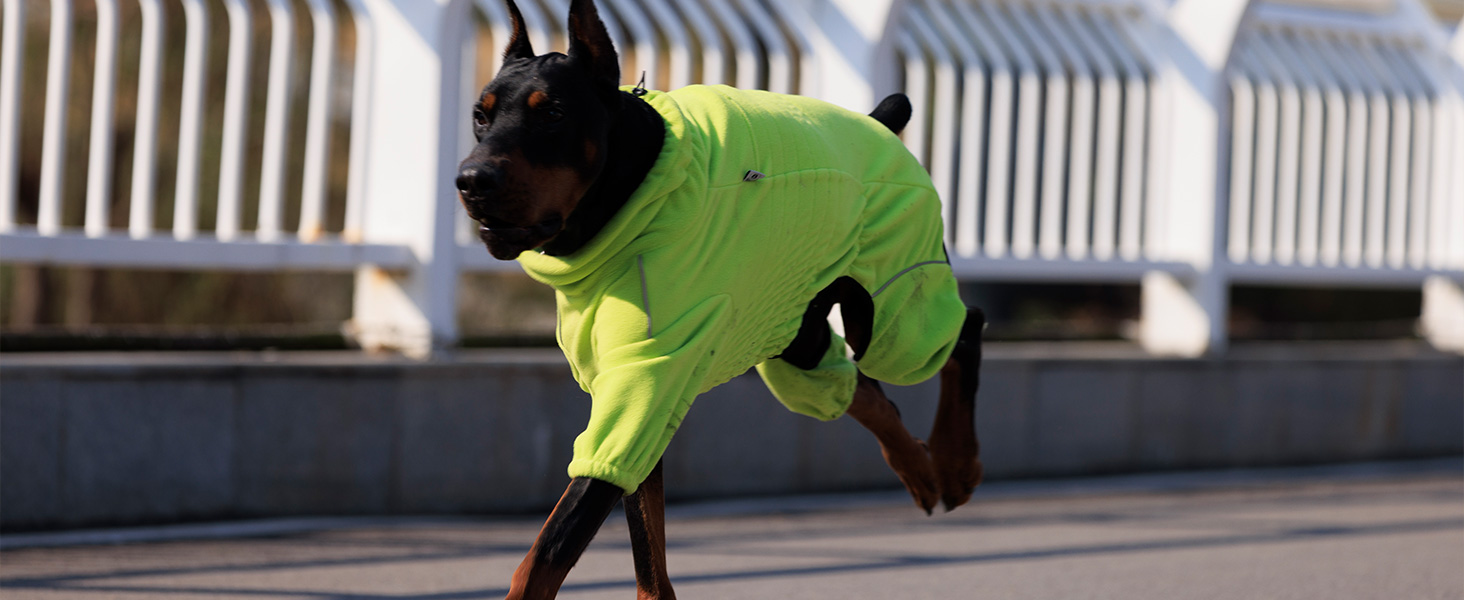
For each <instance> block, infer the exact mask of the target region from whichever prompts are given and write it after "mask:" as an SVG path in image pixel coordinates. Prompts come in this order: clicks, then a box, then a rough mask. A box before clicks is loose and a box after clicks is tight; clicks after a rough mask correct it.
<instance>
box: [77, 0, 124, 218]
mask: <svg viewBox="0 0 1464 600" xmlns="http://www.w3.org/2000/svg"><path fill="white" fill-rule="evenodd" d="M96 7H97V50H96V68H95V74H94V76H93V78H92V114H91V141H90V147H88V148H87V161H86V166H87V176H86V222H85V229H86V235H87V237H102V236H105V235H107V229H108V226H109V225H110V223H109V221H110V219H111V203H112V157H113V153H112V135H113V134H114V133H115V132H114V131H113V120H114V111H113V100H114V99H115V96H116V94H117V29H118V26H117V0H96Z"/></svg>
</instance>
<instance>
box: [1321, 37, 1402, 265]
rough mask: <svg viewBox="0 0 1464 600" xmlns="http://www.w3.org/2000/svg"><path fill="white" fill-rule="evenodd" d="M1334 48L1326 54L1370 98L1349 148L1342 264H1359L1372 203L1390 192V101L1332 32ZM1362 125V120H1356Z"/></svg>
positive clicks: (1330, 45)
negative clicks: (1360, 130)
mask: <svg viewBox="0 0 1464 600" xmlns="http://www.w3.org/2000/svg"><path fill="white" fill-rule="evenodd" d="M1324 43H1325V45H1326V46H1327V47H1328V49H1330V52H1326V53H1324V54H1323V55H1324V56H1327V57H1329V58H1331V59H1332V61H1333V62H1332V64H1333V66H1334V67H1336V68H1339V69H1340V70H1343V71H1345V72H1347V73H1350V74H1351V76H1352V77H1353V79H1354V80H1355V81H1357V82H1358V85H1359V88H1360V90H1361V93H1362V94H1363V95H1364V96H1365V98H1366V106H1365V108H1364V109H1363V111H1362V112H1363V113H1364V116H1362V117H1359V119H1360V120H1361V121H1363V122H1362V124H1361V125H1362V126H1363V127H1365V131H1363V132H1361V133H1358V132H1357V131H1356V130H1355V129H1354V132H1353V133H1357V134H1358V135H1356V142H1357V147H1355V148H1352V149H1350V150H1349V154H1348V172H1349V178H1348V182H1347V198H1346V199H1345V200H1344V207H1343V217H1342V218H1343V221H1342V264H1344V265H1346V266H1349V267H1358V266H1361V265H1362V264H1363V261H1364V259H1365V255H1366V254H1367V239H1368V238H1367V236H1368V232H1367V230H1368V225H1367V221H1368V215H1369V214H1370V213H1371V212H1372V210H1371V208H1370V207H1371V206H1372V205H1374V204H1377V203H1380V202H1381V200H1380V198H1381V197H1382V196H1383V195H1384V194H1385V193H1386V191H1387V188H1386V184H1387V175H1386V172H1385V168H1386V166H1387V160H1388V149H1387V143H1388V120H1389V114H1388V101H1387V97H1386V96H1385V93H1384V90H1383V88H1382V85H1381V82H1379V81H1378V79H1377V77H1376V76H1374V75H1373V74H1372V73H1371V72H1370V71H1369V70H1368V69H1367V67H1366V66H1364V65H1362V64H1361V63H1360V62H1359V61H1358V59H1357V57H1356V56H1355V55H1354V53H1353V52H1352V47H1351V46H1350V45H1349V44H1348V43H1347V42H1345V41H1344V40H1342V39H1340V38H1337V37H1334V36H1328V37H1327V38H1326V39H1325V40H1324ZM1351 125H1352V127H1354V128H1356V127H1358V125H1359V124H1358V123H1352V124H1351Z"/></svg>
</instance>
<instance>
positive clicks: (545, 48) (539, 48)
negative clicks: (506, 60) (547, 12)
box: [504, 0, 559, 54]
mask: <svg viewBox="0 0 1464 600" xmlns="http://www.w3.org/2000/svg"><path fill="white" fill-rule="evenodd" d="M515 4H517V5H518V8H519V14H521V15H523V17H524V28H525V29H527V30H528V32H529V44H530V45H532V46H533V47H534V52H535V53H536V54H548V53H549V52H551V51H553V50H554V32H555V31H556V30H557V29H559V28H557V27H555V26H554V19H551V18H549V17H546V16H544V10H543V9H542V8H539V3H538V2H536V1H535V0H526V1H525V2H516V3H515ZM504 45H505V46H506V45H507V42H506V41H505V43H504Z"/></svg>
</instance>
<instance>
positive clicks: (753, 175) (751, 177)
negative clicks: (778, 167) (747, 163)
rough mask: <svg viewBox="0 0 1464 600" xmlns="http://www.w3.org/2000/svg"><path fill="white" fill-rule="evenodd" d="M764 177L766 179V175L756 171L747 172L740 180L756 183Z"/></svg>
mask: <svg viewBox="0 0 1464 600" xmlns="http://www.w3.org/2000/svg"><path fill="white" fill-rule="evenodd" d="M764 177H767V175H764V174H762V173H759V172H757V171H748V172H747V174H746V175H743V176H742V180H743V181H757V180H759V179H762V178H764Z"/></svg>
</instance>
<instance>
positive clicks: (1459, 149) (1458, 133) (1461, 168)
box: [1446, 35, 1464, 271]
mask: <svg viewBox="0 0 1464 600" xmlns="http://www.w3.org/2000/svg"><path fill="white" fill-rule="evenodd" d="M1459 39H1460V40H1464V35H1461V36H1460V38H1459ZM1457 46H1464V44H1458V45H1456V47H1457ZM1458 79H1459V81H1458V83H1457V85H1458V88H1459V90H1460V91H1461V92H1464V77H1459V78H1458ZM1452 137H1453V141H1454V150H1453V154H1454V158H1453V161H1452V162H1450V164H1449V167H1450V168H1449V172H1450V173H1452V174H1453V185H1452V186H1451V188H1452V189H1451V191H1452V193H1451V195H1450V196H1449V200H1448V203H1449V206H1451V207H1453V208H1452V209H1451V211H1452V212H1451V215H1450V217H1449V223H1450V227H1451V228H1452V233H1450V234H1448V235H1447V236H1446V237H1448V239H1449V240H1451V241H1452V246H1451V247H1450V248H1449V249H1448V253H1449V256H1452V257H1453V261H1452V263H1451V264H1452V266H1453V268H1455V269H1458V270H1461V271H1464V99H1461V98H1460V97H1459V96H1455V97H1454V135H1453V136H1452ZM1446 264H1449V263H1446Z"/></svg>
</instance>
